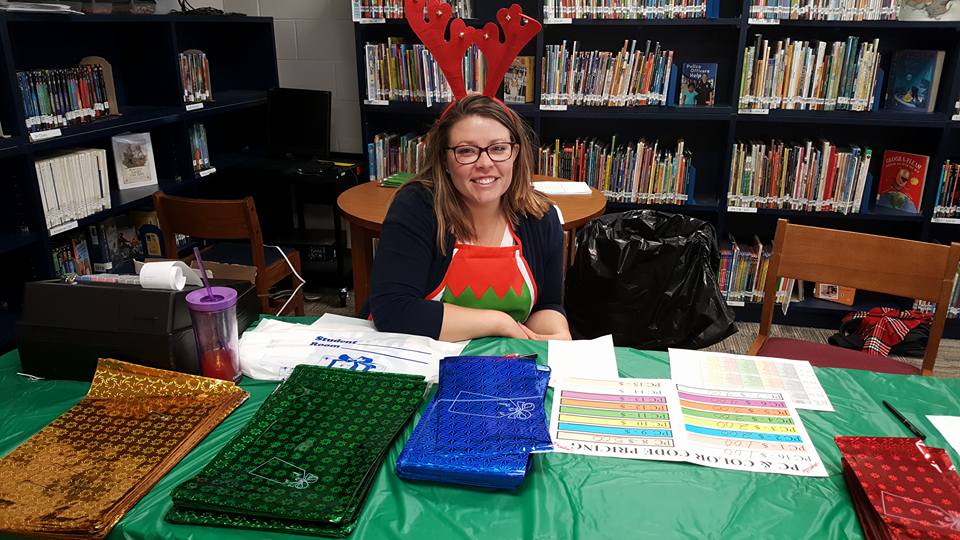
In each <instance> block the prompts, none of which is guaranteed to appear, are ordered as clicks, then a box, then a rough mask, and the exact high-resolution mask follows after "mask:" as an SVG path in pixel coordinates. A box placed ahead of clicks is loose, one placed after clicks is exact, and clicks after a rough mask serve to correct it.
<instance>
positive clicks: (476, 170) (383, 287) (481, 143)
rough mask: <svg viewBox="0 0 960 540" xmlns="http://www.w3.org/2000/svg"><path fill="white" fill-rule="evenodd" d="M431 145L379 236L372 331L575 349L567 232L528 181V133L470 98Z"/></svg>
mask: <svg viewBox="0 0 960 540" xmlns="http://www.w3.org/2000/svg"><path fill="white" fill-rule="evenodd" d="M427 141H428V150H427V152H428V155H427V159H426V163H425V164H424V168H423V169H422V170H421V171H420V172H419V173H418V174H417V177H416V178H415V179H414V180H412V181H411V182H410V183H409V184H408V185H406V186H404V187H403V188H402V189H401V190H400V191H399V192H398V193H397V195H396V197H395V198H394V200H393V203H392V204H391V206H390V210H389V211H388V212H387V217H386V220H385V221H384V223H383V227H382V229H381V234H380V243H379V244H378V247H377V256H376V260H375V262H374V265H373V279H372V287H371V295H370V311H371V314H372V316H373V321H374V323H375V324H376V326H377V328H378V329H379V330H381V331H385V332H402V333H407V334H419V335H424V336H429V337H433V338H438V339H441V340H444V341H459V340H462V339H470V338H476V337H484V336H504V337H512V338H520V339H570V330H569V327H568V326H567V319H566V316H565V315H564V312H563V306H562V298H561V295H562V286H563V232H562V230H561V225H560V217H559V214H558V211H557V209H556V208H555V207H554V206H553V205H552V204H551V203H550V201H549V200H548V199H547V198H546V197H545V196H543V195H542V194H540V193H538V192H536V191H534V190H533V186H532V185H531V183H530V181H531V175H532V173H533V152H534V149H533V142H532V137H531V135H530V129H529V128H528V127H527V126H526V124H525V123H524V122H523V121H522V120H521V119H520V118H519V117H518V116H517V115H516V114H514V113H513V112H512V111H508V110H507V109H506V108H505V107H504V106H503V105H501V104H500V103H498V102H496V101H494V100H492V99H490V98H488V97H485V96H470V97H467V98H464V99H462V100H460V101H458V102H457V103H456V104H454V105H453V106H452V107H451V108H450V109H449V110H448V111H447V112H446V113H445V114H444V115H443V116H442V117H441V118H440V119H439V120H437V122H436V123H434V125H433V128H432V129H431V130H430V133H429V135H428V139H427Z"/></svg>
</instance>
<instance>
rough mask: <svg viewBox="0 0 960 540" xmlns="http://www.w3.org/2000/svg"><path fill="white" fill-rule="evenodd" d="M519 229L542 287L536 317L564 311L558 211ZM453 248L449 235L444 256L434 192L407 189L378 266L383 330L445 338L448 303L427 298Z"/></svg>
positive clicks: (375, 295)
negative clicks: (443, 329)
mask: <svg viewBox="0 0 960 540" xmlns="http://www.w3.org/2000/svg"><path fill="white" fill-rule="evenodd" d="M514 230H515V232H516V233H517V237H518V238H519V239H520V243H521V244H522V246H523V247H522V253H523V257H524V258H525V259H526V260H527V264H529V266H530V272H531V273H532V274H533V275H532V277H533V280H534V282H536V284H537V293H538V294H537V302H536V304H534V306H533V310H532V311H531V313H534V312H537V311H539V310H542V309H552V310H555V311H559V312H560V313H563V312H564V311H563V299H562V295H563V230H562V228H561V225H560V217H559V215H558V213H557V209H556V207H553V206H551V207H550V210H549V211H548V212H547V213H546V214H545V215H544V216H543V218H541V219H536V218H533V217H530V216H524V217H522V218H521V219H520V223H519V224H517V225H516V227H515V228H514ZM453 245H454V238H453V235H452V234H449V233H448V234H447V242H446V247H447V254H446V256H441V255H440V250H439V249H438V248H437V220H436V217H435V216H434V214H433V194H432V193H431V192H430V190H429V189H427V188H426V187H424V186H423V185H421V184H411V185H408V186H406V187H404V188H401V189H400V191H399V192H398V193H397V195H396V197H394V199H393V203H392V204H391V205H390V209H389V210H388V211H387V217H386V219H385V220H384V222H383V227H382V229H381V231H380V243H379V244H378V245H377V254H376V258H375V260H374V263H373V276H372V284H371V291H370V304H369V309H370V312H371V313H372V314H373V322H374V324H375V325H376V327H377V329H378V330H380V331H382V332H398V333H404V334H417V335H421V336H427V337H431V338H434V339H436V338H437V337H438V336H439V335H440V327H441V325H442V323H443V305H442V304H441V302H436V301H433V300H427V299H425V297H426V295H427V294H429V293H431V292H433V291H434V290H435V289H436V288H437V286H439V285H440V280H441V279H443V276H444V274H445V273H446V271H447V267H448V266H449V265H450V260H451V258H452V256H453Z"/></svg>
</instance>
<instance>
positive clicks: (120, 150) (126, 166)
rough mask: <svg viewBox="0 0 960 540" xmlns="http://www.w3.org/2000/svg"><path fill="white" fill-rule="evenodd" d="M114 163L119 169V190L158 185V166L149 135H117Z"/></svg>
mask: <svg viewBox="0 0 960 540" xmlns="http://www.w3.org/2000/svg"><path fill="white" fill-rule="evenodd" d="M111 141H112V142H113V162H114V165H115V166H116V169H117V188H119V189H131V188H137V187H143V186H155V185H157V166H156V162H155V161H154V159H153V145H152V144H151V142H150V134H149V133H124V134H122V135H115V136H114V137H113V138H112V139H111Z"/></svg>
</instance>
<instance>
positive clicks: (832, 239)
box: [747, 219, 960, 375]
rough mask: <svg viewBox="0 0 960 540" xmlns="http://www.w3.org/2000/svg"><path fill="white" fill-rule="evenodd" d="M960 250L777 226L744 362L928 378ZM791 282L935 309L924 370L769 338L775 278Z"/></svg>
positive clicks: (958, 246) (832, 348) (846, 351)
mask: <svg viewBox="0 0 960 540" xmlns="http://www.w3.org/2000/svg"><path fill="white" fill-rule="evenodd" d="M958 261H960V244H957V243H954V244H951V245H950V246H946V245H939V244H928V243H925V242H917V241H913V240H901V239H898V238H889V237H884V236H876V235H871V234H862V233H854V232H847V231H838V230H833V229H824V228H820V227H808V226H804V225H794V224H791V223H789V222H788V221H787V220H785V219H781V220H779V221H778V222H777V232H776V236H775V238H774V242H773V254H772V257H771V259H770V267H769V269H768V270H767V278H766V282H765V283H764V286H763V311H762V312H761V316H760V332H759V335H758V336H757V339H756V340H755V341H754V342H753V345H751V347H750V350H749V352H748V353H747V354H751V355H759V356H771V357H778V358H791V359H796V360H808V361H809V362H810V363H811V364H812V365H814V366H819V367H841V368H848V369H865V370H869V371H876V372H882V373H898V374H914V375H915V374H917V373H920V374H922V375H931V374H932V373H933V366H934V362H936V358H937V349H938V348H939V346H940V338H941V336H943V326H944V322H945V320H946V316H947V309H948V307H949V303H950V295H951V292H952V291H953V282H954V277H955V276H956V272H957V264H958ZM778 277H788V278H796V279H802V280H807V281H814V282H820V283H831V284H837V285H845V286H849V287H854V288H856V289H861V290H866V291H874V292H879V293H885V294H892V295H897V296H902V297H906V298H915V299H920V300H927V301H930V302H935V303H936V304H937V309H936V312H935V313H934V317H933V326H932V327H931V328H930V339H929V341H928V343H927V350H926V354H925V355H924V357H923V367H922V369H920V370H919V371H918V370H917V369H916V368H914V367H913V366H910V365H907V364H904V363H902V362H897V361H895V360H892V359H890V358H885V357H881V356H876V355H868V354H865V353H862V352H859V351H854V350H850V349H844V348H842V347H835V346H832V345H826V344H815V343H810V342H805V341H800V340H794V339H783V338H770V337H769V336H770V326H771V323H772V322H773V311H774V309H775V308H774V306H775V304H776V296H775V295H776V291H777V281H778V280H777V278H778Z"/></svg>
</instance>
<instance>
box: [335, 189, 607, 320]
mask: <svg viewBox="0 0 960 540" xmlns="http://www.w3.org/2000/svg"><path fill="white" fill-rule="evenodd" d="M543 179H544V180H557V179H556V178H543ZM535 180H540V178H535ZM396 194H397V188H386V187H380V186H379V185H378V184H377V183H376V182H365V183H363V184H360V185H357V186H354V187H352V188H350V189H348V190H346V191H344V192H343V193H341V194H340V196H339V197H338V198H337V206H338V207H340V211H341V212H342V213H343V217H345V218H347V221H349V222H350V244H351V252H352V255H351V259H352V261H353V294H354V301H355V306H356V310H357V313H360V310H362V309H363V306H364V305H365V304H366V303H367V297H368V296H369V294H370V271H371V270H372V269H373V239H374V238H377V237H379V236H380V227H381V226H382V225H383V220H384V218H386V216H387V209H388V208H389V207H390V202H391V201H393V197H394V195H396ZM550 200H552V201H553V202H554V203H556V205H557V206H558V207H560V212H561V213H562V214H563V220H564V223H563V230H564V231H565V234H564V249H565V250H566V253H565V255H566V256H565V260H566V261H569V260H570V255H571V254H572V251H573V247H574V246H573V245H572V244H573V243H572V242H570V241H569V239H571V238H574V237H575V233H576V230H577V228H579V227H580V226H582V225H583V224H584V223H586V222H587V221H589V220H591V219H593V218H595V217H597V216H599V215H602V214H603V211H604V210H605V209H606V207H607V199H606V197H604V196H603V194H602V193H600V192H599V191H597V190H596V189H593V188H591V189H590V195H550Z"/></svg>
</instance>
